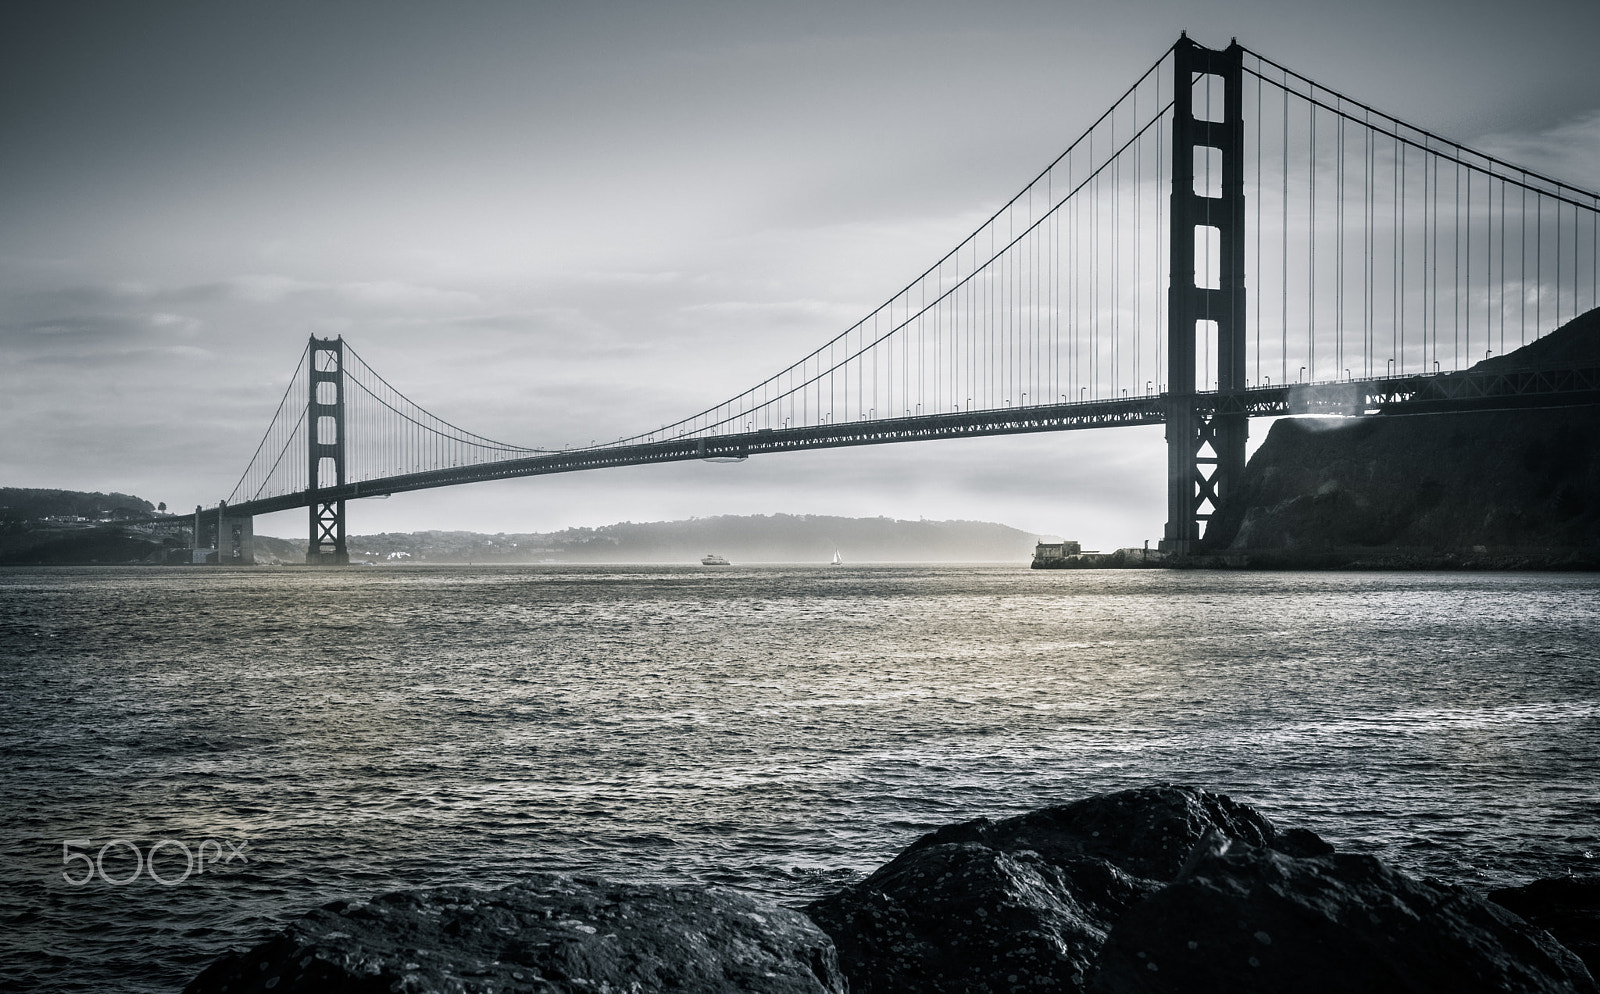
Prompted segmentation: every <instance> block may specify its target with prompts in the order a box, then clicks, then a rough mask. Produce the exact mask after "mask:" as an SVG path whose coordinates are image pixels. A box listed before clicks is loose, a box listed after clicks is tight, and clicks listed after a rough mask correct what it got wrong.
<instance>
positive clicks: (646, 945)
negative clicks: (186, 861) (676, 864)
mask: <svg viewBox="0 0 1600 994" xmlns="http://www.w3.org/2000/svg"><path fill="white" fill-rule="evenodd" d="M269 990H270V991H272V992H273V994H283V992H288V991H306V992H311V991H316V992H352V994H354V992H361V994H366V992H369V991H370V992H377V991H390V990H403V991H415V992H421V991H430V992H431V991H441V992H443V991H452V992H454V991H489V990H494V991H539V992H549V994H557V992H560V994H567V992H579V991H582V992H585V994H598V992H602V991H613V992H618V994H622V992H635V991H667V990H671V991H686V992H691V994H692V992H705V994H712V992H719V994H720V992H726V994H733V992H774V994H777V992H782V994H790V992H794V994H800V992H805V994H827V992H832V994H843V992H844V990H845V985H844V981H843V979H842V976H841V974H840V972H839V968H838V962H837V960H836V959H835V956H834V950H833V945H832V943H831V942H829V941H828V937H827V936H826V935H823V934H822V933H821V932H819V931H818V930H817V929H816V927H815V926H814V925H812V924H811V922H810V921H809V920H807V919H806V917H805V916H804V915H801V914H799V913H798V912H794V911H789V910H786V909H783V908H778V907H774V906H772V905H768V904H764V903H761V902H758V901H755V900H752V899H751V898H749V897H747V896H745V895H743V894H740V893H738V892H736V891H731V890H727V889H723V888H706V887H697V886H679V887H666V886H658V885H646V884H618V883H609V882H606V881H602V880H596V879H593V878H587V877H564V876H556V875H550V874H541V875H536V876H533V877H531V878H529V879H528V880H526V881H524V882H521V883H517V884H514V885H512V886H509V887H505V888H502V889H500V890H496V891H479V890H473V889H471V888H467V887H447V888H441V889H438V890H428V891H414V892H401V893H396V894H388V895H385V896H383V897H380V898H377V899H376V900H373V901H371V902H370V903H366V904H359V905H347V904H345V903H343V902H339V903H335V904H331V905H328V906H327V907H324V908H321V909H318V910H316V911H313V912H311V913H310V914H308V915H306V916H305V917H304V918H302V919H301V920H300V921H298V922H295V923H294V924H293V925H291V926H290V927H289V928H288V929H287V930H286V931H285V932H284V933H283V934H281V935H279V936H278V937H276V938H274V939H272V940H270V941H268V942H266V943H264V944H262V945H260V946H257V947H256V948H254V949H251V950H249V951H247V952H243V953H237V954H234V955H231V956H226V957H224V958H222V959H220V960H218V961H217V962H216V963H213V964H212V965H211V966H210V967H208V968H207V969H206V970H205V971H204V972H203V973H201V974H200V976H199V977H197V978H195V980H194V982H193V983H191V984H190V985H189V986H188V987H187V988H185V991H186V992H188V994H212V992H221V991H227V992H228V994H240V992H247V991H269Z"/></svg>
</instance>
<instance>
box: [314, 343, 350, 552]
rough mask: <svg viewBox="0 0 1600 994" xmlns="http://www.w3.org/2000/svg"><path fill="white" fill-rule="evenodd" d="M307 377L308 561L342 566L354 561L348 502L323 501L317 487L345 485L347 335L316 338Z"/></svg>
mask: <svg viewBox="0 0 1600 994" xmlns="http://www.w3.org/2000/svg"><path fill="white" fill-rule="evenodd" d="M306 375H307V376H308V377H309V380H310V387H311V388H310V390H309V391H308V394H309V399H308V400H307V401H306V430H307V432H308V433H309V438H308V442H309V444H308V445H307V446H306V448H307V450H308V452H309V457H310V466H309V470H310V474H309V476H308V477H307V480H308V482H307V485H306V489H307V491H308V496H309V497H310V499H311V501H310V508H311V541H310V543H309V544H308V545H307V546H306V565H308V566H343V565H345V564H347V563H349V562H350V553H349V552H348V551H347V550H346V548H345V532H344V501H343V500H342V499H341V500H323V499H321V498H320V497H319V496H318V491H319V490H323V489H328V488H332V487H342V486H344V451H345V450H344V337H343V336H340V337H339V338H317V337H316V336H315V335H313V336H312V337H311V348H310V350H309V351H308V353H307V362H306Z"/></svg>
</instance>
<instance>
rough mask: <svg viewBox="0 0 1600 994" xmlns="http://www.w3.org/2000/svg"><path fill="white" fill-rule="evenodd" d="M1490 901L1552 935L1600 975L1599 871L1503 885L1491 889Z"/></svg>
mask: <svg viewBox="0 0 1600 994" xmlns="http://www.w3.org/2000/svg"><path fill="white" fill-rule="evenodd" d="M1489 900H1491V901H1493V902H1494V903H1496V904H1498V905H1500V906H1501V907H1502V908H1508V909H1510V910H1511V911H1514V912H1516V913H1517V914H1518V915H1521V916H1522V917H1523V918H1525V919H1527V920H1528V921H1529V922H1531V923H1533V924H1534V925H1537V926H1539V927H1540V928H1542V929H1544V930H1545V931H1547V932H1549V933H1550V934H1551V935H1553V936H1555V938H1556V941H1558V942H1560V943H1561V944H1562V945H1563V946H1566V947H1567V948H1568V949H1570V950H1572V951H1573V952H1574V953H1577V954H1578V958H1579V959H1581V960H1583V962H1584V964H1585V965H1587V966H1588V967H1589V972H1590V973H1591V974H1594V975H1595V976H1597V977H1600V874H1593V873H1591V874H1586V875H1584V876H1576V877H1552V878H1550V879H1548V880H1536V881H1534V882H1533V883H1531V884H1528V885H1527V886H1525V887H1506V888H1504V889H1502V890H1496V891H1490V892H1489Z"/></svg>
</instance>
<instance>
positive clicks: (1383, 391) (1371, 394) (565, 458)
mask: <svg viewBox="0 0 1600 994" xmlns="http://www.w3.org/2000/svg"><path fill="white" fill-rule="evenodd" d="M1174 404H1182V405H1184V406H1186V407H1191V408H1198V409H1199V410H1200V411H1202V412H1203V413H1205V414H1207V415H1212V414H1243V415H1245V416H1248V417H1275V416H1283V415H1292V414H1327V415H1345V416H1354V415H1369V414H1421V413H1443V412H1449V411H1470V410H1486V409H1500V408H1514V407H1538V406H1577V405H1589V404H1600V367H1582V368H1568V369H1522V370H1514V369H1513V370H1498V369H1496V370H1484V371H1479V370H1467V371H1463V372H1455V373H1437V374H1428V375H1411V376H1395V377H1383V378H1378V379H1365V380H1351V381H1344V382H1326V383H1312V384H1292V385H1287V386H1266V387H1253V388H1251V389H1248V390H1240V391H1234V392H1231V393H1225V394H1224V393H1202V394H1197V395H1195V396H1194V397H1175V396H1171V395H1166V394H1162V395H1147V396H1142V397H1123V398H1118V399H1114V400H1091V401H1081V402H1077V403H1067V404H1040V405H1036V406H1029V407H1013V408H1004V409H999V410H983V411H970V412H960V411H956V412H950V413H945V414H923V415H914V416H911V417H903V418H879V419H874V420H870V421H853V422H846V423H839V424H824V425H813V426H807V427H800V428H772V429H762V430H759V431H753V432H742V433H737V434H729V435H714V436H698V437H684V438H675V439H667V440H663V441H658V442H643V443H636V444H629V445H606V446H596V447H591V448H582V449H571V450H568V451H564V452H552V453H548V454H544V455H538V456H529V457H525V458H519V459H507V460H502V461H498V462H490V463H482V464H478V465H472V466H460V467H454V468H449V469H438V470H427V471H423V472H418V473H409V474H406V475H403V476H392V477H386V478H383V479H377V480H363V481H359V482H355V483H348V484H345V485H344V486H342V487H333V488H324V489H321V490H318V491H317V492H316V495H315V497H313V496H312V494H311V493H310V492H300V493H292V494H284V495H281V496H276V497H267V498H263V499H260V500H253V501H247V502H241V503H238V504H235V505H233V506H231V507H230V508H229V511H230V513H233V514H237V515H256V514H270V513H272V512H274V511H284V510H289V509H291V508H297V507H306V506H308V505H310V504H311V502H312V501H313V500H321V501H336V500H355V499H357V498H361V497H380V496H386V495H388V494H397V493H405V492H407V491H412V490H428V489H432V488H435V487H448V486H457V485H460V484H463V483H481V482H485V481H489V480H506V479H514V478H517V477H524V476H543V475H547V474H551V473H574V472H579V471H581V470H589V469H604V468H608V467H615V466H636V465H642V464H646V463H662V462H683V461H688V460H692V459H743V458H746V457H748V456H751V455H756V454H759V453H768V452H792V451H796V450H800V449H823V448H838V447H843V446H851V445H881V444H886V443H891V442H913V441H923V440H931V439H940V438H973V437H979V436H985V435H1014V434H1024V433H1031V432H1045V431H1071V430H1076V429H1084V428H1113V427H1121V426H1126V425H1149V424H1163V423H1165V422H1166V420H1167V411H1168V410H1169V409H1170V407H1171V406H1172V405H1174Z"/></svg>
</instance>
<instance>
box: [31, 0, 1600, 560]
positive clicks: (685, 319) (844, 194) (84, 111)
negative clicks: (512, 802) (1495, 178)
mask: <svg viewBox="0 0 1600 994" xmlns="http://www.w3.org/2000/svg"><path fill="white" fill-rule="evenodd" d="M8 10H9V13H8V14H6V15H5V16H6V22H5V24H4V29H3V30H0V419H3V420H0V427H3V429H4V430H3V431H0V485H11V486H27V487H66V488H72V489H81V490H102V491H111V490H118V491H122V492H126V493H135V494H138V495H140V496H142V497H145V498H147V499H149V500H152V501H166V502H167V503H168V504H169V505H172V506H173V507H175V508H179V507H192V506H193V505H194V504H196V503H205V504H207V505H211V504H214V503H215V501H216V500H217V499H218V498H219V497H224V496H226V495H227V493H228V492H229V490H230V489H231V488H232V486H233V484H234V481H235V480H236V479H237V477H238V475H239V473H240V472H241V471H242V470H243V469H244V465H245V463H246V461H247V460H248V458H249V455H250V453H251V451H252V450H253V449H254V447H255V444H256V441H257V440H258V438H259V436H260V433H261V431H263V430H264V429H265V427H266V424H267V421H268V420H269V418H270V416H271V414H272V411H273V409H274V407H275V406H276V403H277V400H278V397H279V396H280V394H281V393H282V391H283V388H284V386H285V384H286V383H287V381H288V378H289V377H290V376H291V375H293V374H294V373H295V372H296V370H295V369H294V363H295V360H296V357H297V356H298V355H299V354H300V350H301V348H302V346H303V345H304V343H305V339H306V337H307V336H308V335H310V334H318V335H334V334H342V335H344V336H346V338H347V339H349V340H350V341H351V342H352V343H353V344H354V345H355V347H356V348H357V349H358V350H359V351H360V352H361V354H362V355H363V356H364V357H365V358H366V359H367V360H368V361H369V362H370V363H371V364H372V365H373V366H374V367H375V368H376V369H377V370H379V371H380V372H381V373H382V374H383V375H384V376H385V377H386V378H387V379H388V380H389V381H390V382H392V383H394V384H395V385H396V386H398V387H400V388H401V389H402V390H403V391H405V392H406V393H407V394H408V395H410V396H411V397H412V398H413V399H414V400H416V401H418V402H419V403H421V404H422V405H423V406H425V407H427V408H429V409H430V410H432V411H434V412H435V413H437V414H439V415H440V416H442V417H444V418H446V419H447V420H450V421H453V422H455V423H457V424H461V425H463V426H465V427H468V428H470V429H472V430H474V431H477V432H479V433H481V434H484V435H488V436H490V437H493V438H501V439H505V440H507V441H512V442H518V443H522V444H528V445H536V446H546V447H549V446H560V445H563V444H583V443H587V442H588V441H589V440H590V439H591V438H600V439H605V438H608V437H610V438H615V437H621V436H623V435H628V434H632V433H634V432H637V431H640V430H649V429H651V428H653V427H655V426H657V425H659V424H662V423H665V422H667V421H670V420H675V419H676V418H678V417H680V416H682V415H685V414H689V413H692V412H694V411H698V410H700V409H702V408H704V407H706V406H709V405H710V404H711V403H715V402H717V401H720V400H722V399H724V398H725V397H727V396H731V395H732V394H734V393H737V392H738V391H740V390H742V389H743V388H745V387H746V386H749V385H751V384H752V383H754V382H755V381H757V380H759V379H761V378H763V377H764V376H765V375H766V374H768V373H769V372H772V371H774V370H776V369H777V368H780V367H782V366H786V365H788V364H789V363H790V362H791V361H793V360H794V359H797V358H798V357H799V356H800V355H802V354H804V353H805V352H809V351H810V350H811V349H812V348H814V347H815V346H816V345H818V344H820V343H821V342H823V341H825V340H827V339H828V338H831V337H832V336H833V335H835V334H836V333H838V332H839V331H841V330H842V329H843V328H844V327H846V326H847V325H849V324H850V323H852V322H853V321H855V320H856V319H857V318H859V317H860V316H862V315H863V314H865V313H867V312H868V311H869V310H870V309H871V308H873V307H874V306H876V305H877V304H879V303H881V302H882V300H883V299H885V298H886V297H888V296H889V295H890V294H891V293H893V292H894V291H896V290H897V289H898V288H899V287H901V286H903V285H904V284H905V283H906V282H907V281H908V280H909V279H911V278H912V277H913V276H915V275H916V274H918V273H920V272H921V271H922V269H923V268H925V267H926V266H927V265H929V264H931V263H932V262H933V261H934V260H935V259H936V258H938V257H939V256H940V255H942V254H943V253H944V252H945V251H946V250H947V249H949V248H950V247H952V246H953V245H954V244H955V243H956V242H957V241H958V240H959V239H960V238H961V237H962V236H963V235H965V234H966V233H967V232H968V231H970V230H971V229H972V228H973V227H975V226H976V224H977V223H978V222H979V221H980V220H981V219H982V218H983V217H985V216H987V214H988V213H989V212H991V211H992V210H994V208H995V207H997V206H998V205H999V204H1000V203H1001V202H1003V201H1004V200H1005V199H1006V198H1008V197H1009V196H1010V195H1011V194H1012V193H1014V192H1016V190H1018V189H1020V188H1021V187H1022V185H1023V184H1024V183H1026V182H1027V181H1028V180H1029V179H1031V178H1032V176H1033V175H1035V174H1036V173H1037V172H1038V170H1039V169H1040V168H1042V167H1043V166H1044V165H1045V164H1046V163H1047V162H1048V161H1049V160H1050V159H1051V158H1053V157H1054V156H1055V155H1056V154H1057V153H1058V152H1060V151H1061V150H1062V149H1063V148H1065V147H1066V145H1067V144H1068V143H1069V142H1070V141H1071V140H1072V139H1073V138H1074V137H1076V136H1077V135H1078V134H1079V133H1080V132H1081V131H1082V130H1083V129H1084V128H1085V127H1086V126H1087V125H1088V124H1089V123H1091V122H1092V120H1093V119H1094V118H1095V117H1096V116H1097V115H1098V114H1099V113H1100V112H1101V111H1103V110H1104V109H1105V108H1106V107H1108V106H1109V105H1110V103H1111V101H1112V100H1114V99H1115V98H1116V96H1118V95H1119V94H1120V93H1121V92H1122V90H1123V89H1125V88H1126V87H1127V86H1128V85H1129V84H1130V83H1131V82H1132V81H1133V80H1134V79H1135V78H1136V77H1137V76H1138V74H1139V73H1141V72H1143V70H1144V69H1145V68H1147V67H1148V66H1149V65H1150V64H1151V63H1152V62H1154V61H1155V60H1156V59H1157V58H1158V57H1159V56H1160V55H1161V53H1162V52H1163V51H1164V50H1165V49H1166V48H1167V47H1168V46H1169V45H1170V44H1171V43H1172V41H1173V40H1174V39H1175V38H1176V37H1177V35H1178V32H1179V30H1180V29H1184V28H1187V29H1188V30H1189V32H1190V34H1191V35H1192V36H1193V37H1195V38H1196V40H1198V41H1200V42H1201V43H1202V44H1206V45H1210V46H1214V47H1222V46H1224V45H1226V44H1227V43H1228V40H1229V38H1230V37H1231V36H1234V35H1237V36H1238V38H1239V39H1240V41H1242V42H1243V43H1244V44H1246V45H1247V46H1249V47H1251V48H1253V49H1255V50H1256V51H1259V52H1261V53H1262V54H1264V55H1267V56H1270V57H1272V58H1274V59H1276V60H1278V61H1280V62H1283V63H1285V64H1286V65H1289V66H1291V67H1293V68H1295V69H1296V70H1298V71H1300V72H1302V73H1304V74H1305V75H1308V76H1310V77H1312V78H1314V79H1317V80H1318V81H1320V82H1324V83H1326V84H1328V85H1330V86H1332V87H1334V88H1337V89H1340V90H1342V91H1344V92H1345V93H1346V94H1348V95H1350V96H1352V97H1355V98H1358V99H1362V100H1365V101H1367V102H1369V103H1372V104H1374V105H1376V106H1378V107H1380V108H1383V109H1385V110H1388V111H1391V112H1393V113H1395V114H1397V115H1398V116H1400V117H1402V118H1404V119H1405V120H1407V121H1409V122H1411V123H1413V124H1416V125H1419V126H1422V127H1426V128H1428V129H1430V130H1433V131H1436V132H1439V133H1442V134H1444V135H1446V136H1449V137H1452V138H1456V139H1458V140H1462V141H1465V142H1467V143H1469V144H1474V145H1478V146H1480V147H1487V148H1490V149H1493V150H1499V151H1502V152H1505V153H1506V154H1514V155H1515V157H1516V158H1517V159H1518V160H1520V161H1522V162H1524V163H1525V164H1527V165H1530V166H1533V167H1537V168H1540V169H1543V170H1547V171H1549V172H1552V173H1555V174H1556V175H1558V176H1561V177H1562V178H1566V179H1569V180H1572V181H1575V182H1577V183H1579V184H1582V185H1587V186H1589V187H1590V188H1593V187H1596V186H1600V77H1597V76H1596V74H1595V72H1594V39H1595V38H1596V37H1600V4H1596V3H1592V2H1590V3H1574V2H1570V0H1554V2H1553V0H1531V2H1522V3H1518V4H1504V3H1493V4H1491V3H1473V2H1468V3H1459V2H1457V3H1448V4H1445V3H1439V4H1407V3H1404V2H1392V0H1358V2H1353V3H1352V2H1341V3H1323V4H1309V3H1306V4H1298V3H1285V2H1283V0H1266V2H1254V0H1219V2H1215V3H1207V4H1182V3H1175V2H1166V3H1163V2H1119V3H1109V2H1108V3H1103V4H1099V5H1095V6H1094V7H1089V6H1087V5H1084V4H1077V3H1064V2H1055V3H1047V2H1009V3H1008V2H989V3H983V4H973V3H957V2H948V3H870V2H861V0H851V2H840V3H830V2H808V3H794V4H780V3H751V2H739V3H732V2H730V3H718V2H671V0H667V2H653V3H608V2H582V3H579V2H571V3H540V2H524V3H512V2H504V3H465V4H454V3H453V4H445V3H435V4H421V3H404V2H395V0H385V2H367V3H338V2H316V3H295V2H272V3H266V2H260V0H255V2H250V3H227V2H204V3H200V2H195V3H165V2H162V3H158V2H141V0H122V2H114V3H100V4H92V3H74V2H70V0H68V2H59V3H38V4H27V5H24V4H13V5H11V6H10V7H9V8H8ZM1255 430H1256V431H1257V433H1258V434H1259V433H1260V431H1261V428H1260V426H1259V425H1258V426H1256V429H1255ZM1164 458H1165V457H1164V446H1163V443H1162V436H1161V431H1160V429H1159V428H1156V429H1121V430H1115V431H1098V432H1072V433H1062V434H1050V435H1035V436H1024V437H1018V438H1013V439H1000V440H995V439H990V440H976V441H959V442H928V443H916V444H908V445H895V446H878V447H872V448H862V449H840V450H833V451H827V452H813V453H803V454H787V455H777V456H767V457H758V458H755V459H751V460H750V461H748V462H746V463H743V464H738V465H708V464H701V463H693V464H685V465H674V466H665V467H663V466H654V467H637V468H632V469H625V470H608V471H600V472H595V473H585V474H574V475H569V476H563V477H546V478H536V479H528V480H518V481H509V482H504V483H496V484H479V485H474V486H468V487H455V488H448V489H445V490H440V491H431V492H426V493H421V494H413V495H403V496H397V497H394V498H392V499H390V500H387V501H366V502H358V503H356V504H353V505H351V511H350V517H351V520H350V528H351V530H352V531H353V532H357V533H365V532H373V531H379V530H413V529H422V528H468V529H475V530H482V531H500V530H504V531H544V530H552V529H556V528H561V527H566V526H571V525H599V524H606V523H609V522H612V521H618V520H624V519H627V520H634V521H648V520H659V519H670V518H679V517H688V516H691V515H702V516H704V515H710V514H726V513H735V514H755V513H774V512H788V513H819V514H847V515H888V516H892V517H902V518H916V517H919V516H920V517H928V518H951V517H959V518H975V519H984V520H993V521H1002V522H1005V523H1008V524H1012V525H1015V526H1017V527H1020V528H1024V529H1028V530H1031V531H1035V532H1039V533H1053V534H1060V535H1065V536H1066V537H1070V538H1080V539H1082V540H1084V542H1085V543H1086V545H1087V546H1089V547H1102V548H1109V547H1115V546H1118V545H1130V544H1138V543H1139V542H1141V541H1143V540H1144V539H1151V540H1152V541H1153V540H1155V539H1157V538H1159V537H1160V533H1161V525H1162V521H1163V519H1164V518H1165V497H1164V485H1165V484H1164V466H1165V463H1164ZM257 528H258V531H262V532H266V533H270V534H281V535H301V534H303V532H304V528H305V517H304V512H295V513H292V514H285V515H278V516H274V517H272V518H263V519H261V520H259V521H258V522H257Z"/></svg>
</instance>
